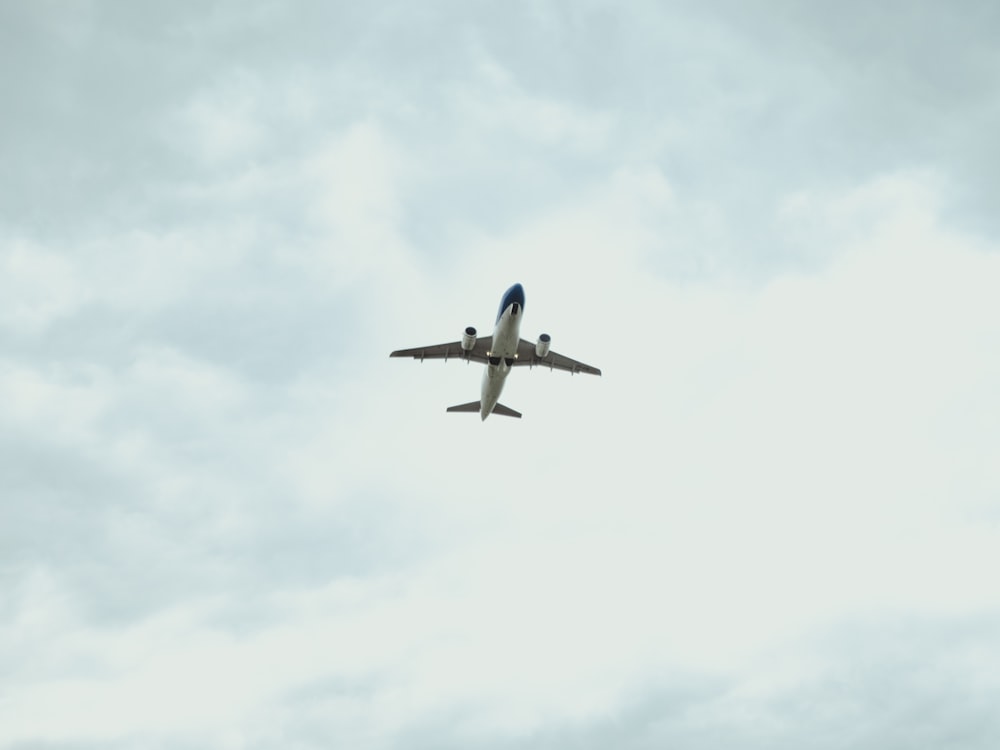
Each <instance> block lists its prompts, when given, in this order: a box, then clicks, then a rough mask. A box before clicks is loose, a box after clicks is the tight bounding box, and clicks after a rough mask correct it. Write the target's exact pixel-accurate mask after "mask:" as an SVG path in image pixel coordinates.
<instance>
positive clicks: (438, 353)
mask: <svg viewBox="0 0 1000 750" xmlns="http://www.w3.org/2000/svg"><path fill="white" fill-rule="evenodd" d="M492 344H493V337H492V336H484V337H483V338H481V339H476V343H475V345H474V346H473V347H472V349H471V350H469V351H466V350H465V349H463V348H462V342H461V341H453V342H451V343H450V344H434V345H433V346H418V347H416V348H415V349H397V350H396V351H394V352H393V353H392V354H390V355H389V356H390V357H413V358H414V359H419V360H420V361H421V362H422V361H424V360H425V359H444V360H449V359H464V360H466V361H470V362H482V363H483V364H485V363H486V362H487V359H486V353H487V352H488V351H489V350H490V346H491V345H492Z"/></svg>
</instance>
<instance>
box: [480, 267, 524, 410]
mask: <svg viewBox="0 0 1000 750" xmlns="http://www.w3.org/2000/svg"><path fill="white" fill-rule="evenodd" d="M523 314H524V289H523V287H522V286H521V285H520V284H514V286H512V287H511V288H510V289H508V290H507V291H506V292H504V295H503V299H501V301H500V312H499V313H498V314H497V322H496V326H494V328H493V345H492V347H491V348H490V351H489V354H488V357H489V362H488V363H487V365H486V370H485V371H484V372H483V384H482V396H481V398H480V400H479V403H480V411H479V416H480V417H481V418H482V419H486V417H487V416H489V414H490V413H491V412H492V411H493V407H495V406H496V405H497V402H498V401H499V400H500V394H501V392H502V391H503V386H504V383H505V382H506V380H507V376H508V375H509V374H510V371H511V369H512V368H513V366H514V359H515V358H516V357H517V345H518V343H519V342H520V340H521V316H522V315H523Z"/></svg>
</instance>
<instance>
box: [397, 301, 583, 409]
mask: <svg viewBox="0 0 1000 750" xmlns="http://www.w3.org/2000/svg"><path fill="white" fill-rule="evenodd" d="M523 315H524V288H523V287H522V286H521V285H520V284H514V286H512V287H511V288H510V289H508V290H507V291H506V292H504V295H503V298H502V299H501V300H500V311H499V312H498V313H497V320H496V325H495V326H494V327H493V335H492V336H486V337H483V338H477V337H476V329H475V328H473V327H472V326H469V327H468V328H466V329H465V332H464V333H463V334H462V339H461V341H454V342H452V343H450V344H437V345H435V346H422V347H418V348H416V349H400V350H398V351H395V352H393V353H392V354H390V355H389V356H390V357H413V358H414V359H419V360H420V361H421V362H422V361H423V360H425V359H444V360H447V359H464V360H465V361H466V362H481V363H483V364H484V365H486V370H485V372H483V385H482V394H481V396H480V399H479V401H472V402H471V403H468V404H460V405H458V406H451V407H448V411H468V412H479V416H480V418H482V419H484V420H485V419H486V417H488V416H489V415H490V414H502V415H503V416H505V417H518V418H520V416H521V414H520V412H516V411H514V410H513V409H511V408H509V407H507V406H504V405H503V404H501V403H499V401H500V392H501V391H503V386H504V382H505V381H506V380H507V376H508V375H509V374H510V371H511V370H512V369H513V368H515V367H519V366H525V365H527V366H528V367H533V366H535V365H539V366H541V367H548V368H549V369H550V370H566V371H567V372H570V373H578V372H586V373H590V374H591V375H600V374H601V371H600V370H598V369H597V368H596V367H591V366H590V365H585V364H583V363H582V362H577V361H576V360H575V359H570V358H569V357H564V356H563V355H561V354H557V353H556V352H554V351H551V350H550V349H549V345H550V343H551V341H552V339H551V337H550V336H549V335H548V334H547V333H543V334H541V335H540V336H539V337H538V341H537V342H535V343H534V344H532V343H531V342H530V341H525V340H524V339H522V338H521V317H522V316H523Z"/></svg>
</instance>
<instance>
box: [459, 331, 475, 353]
mask: <svg viewBox="0 0 1000 750" xmlns="http://www.w3.org/2000/svg"><path fill="white" fill-rule="evenodd" d="M475 348H476V329H475V328H473V327H472V326H469V327H468V328H466V329H465V333H463V334H462V351H465V352H471V351H472V350H473V349H475Z"/></svg>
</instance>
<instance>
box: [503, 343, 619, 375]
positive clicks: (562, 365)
mask: <svg viewBox="0 0 1000 750" xmlns="http://www.w3.org/2000/svg"><path fill="white" fill-rule="evenodd" d="M514 365H515V366H523V365H527V366H528V367H535V366H536V365H537V366H538V367H548V368H549V369H550V370H565V371H566V372H571V373H573V374H576V373H578V372H586V373H589V374H590V375H600V374H601V371H600V370H598V369H597V368H596V367H591V366H590V365H585V364H583V362H577V361H576V360H575V359H570V358H569V357H564V356H563V355H561V354H557V353H556V352H552V351H550V352H549V353H548V354H546V355H545V356H544V357H539V356H538V355H537V354H535V345H534V344H533V343H531V342H530V341H525V340H524V339H521V341H520V342H518V345H517V359H515V360H514Z"/></svg>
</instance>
